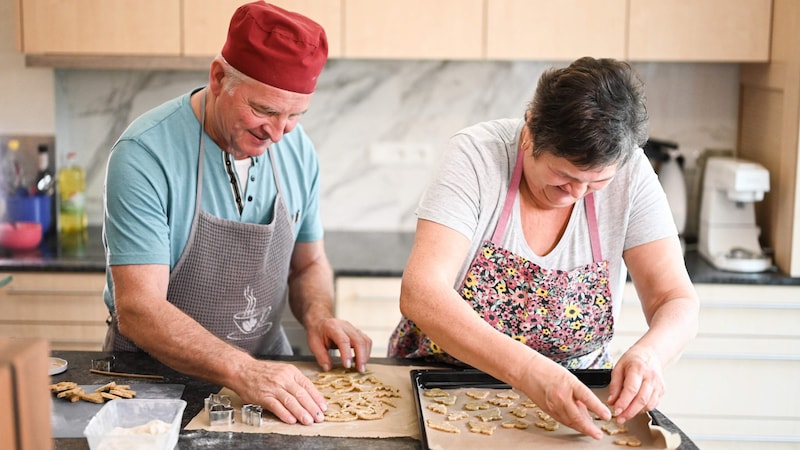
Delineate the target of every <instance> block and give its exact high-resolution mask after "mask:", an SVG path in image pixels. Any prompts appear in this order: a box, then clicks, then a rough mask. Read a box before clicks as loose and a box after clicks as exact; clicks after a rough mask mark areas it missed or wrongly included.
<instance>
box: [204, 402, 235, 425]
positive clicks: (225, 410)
mask: <svg viewBox="0 0 800 450" xmlns="http://www.w3.org/2000/svg"><path fill="white" fill-rule="evenodd" d="M205 409H206V411H207V412H208V423H209V425H211V426H215V425H232V424H233V422H234V420H233V406H231V398H230V397H228V396H227V395H219V394H211V395H209V396H208V398H206V400H205Z"/></svg>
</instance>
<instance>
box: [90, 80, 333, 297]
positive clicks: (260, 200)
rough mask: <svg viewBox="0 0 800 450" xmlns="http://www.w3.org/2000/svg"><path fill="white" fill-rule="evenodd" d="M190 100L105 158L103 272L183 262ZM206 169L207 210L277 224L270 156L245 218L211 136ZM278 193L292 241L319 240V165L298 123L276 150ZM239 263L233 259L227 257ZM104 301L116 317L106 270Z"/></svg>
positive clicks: (189, 198) (193, 174)
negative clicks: (291, 224)
mask: <svg viewBox="0 0 800 450" xmlns="http://www.w3.org/2000/svg"><path fill="white" fill-rule="evenodd" d="M189 98H190V94H189V93H187V94H184V95H182V96H180V97H177V98H175V99H173V100H170V101H168V102H166V103H164V104H162V105H160V106H158V107H156V108H154V109H152V110H150V111H148V112H146V113H145V114H143V115H142V116H140V117H139V118H137V119H136V120H135V121H134V122H133V123H131V125H130V126H129V127H128V129H127V130H125V132H124V133H123V134H122V136H121V137H120V138H119V140H118V141H117V143H116V144H114V147H113V148H112V151H111V154H110V156H109V159H108V166H107V170H106V180H105V205H104V206H105V217H104V221H103V243H104V245H105V249H106V266H107V269H108V267H109V266H114V265H127V264H169V267H170V271H171V270H172V269H173V268H174V267H175V264H176V263H177V262H178V260H179V258H180V256H181V254H182V253H183V249H184V247H185V246H186V243H187V241H188V238H189V232H190V231H191V227H192V218H193V216H194V208H195V199H196V187H197V164H198V155H199V152H200V146H199V137H200V123H199V121H198V120H197V118H196V117H195V115H194V113H193V111H192V108H191V106H190V104H189ZM203 139H205V144H204V145H205V154H204V162H203V191H202V208H203V210H205V211H206V212H208V213H210V214H212V215H214V216H217V217H221V218H224V219H229V220H237V221H241V222H246V223H259V224H266V223H269V222H271V221H272V212H273V207H274V203H275V199H276V196H277V185H276V180H275V177H274V176H273V171H272V164H271V163H270V159H269V153H264V154H263V155H261V156H260V157H258V158H254V161H253V165H252V166H251V167H250V170H249V174H248V180H247V187H246V191H245V193H244V198H243V200H244V209H243V211H242V214H241V215H240V214H239V210H238V208H237V206H236V203H235V201H234V199H233V194H232V191H231V184H230V180H229V178H228V174H227V171H226V169H225V166H224V162H223V161H224V160H223V153H222V149H220V148H219V147H218V146H217V145H216V144H215V143H214V141H213V140H211V138H209V137H208V135H206V134H203ZM272 147H273V150H272V154H273V155H274V157H275V159H276V161H275V162H276V166H277V170H278V174H277V175H278V177H279V178H280V183H281V190H282V192H283V195H284V201H285V202H286V206H287V208H288V210H289V213H290V215H291V217H292V219H293V220H294V223H295V227H294V233H295V240H296V241H300V242H313V241H317V240H319V239H321V238H322V235H323V229H322V223H321V220H320V214H319V182H320V181H319V161H318V159H317V154H316V151H315V149H314V145H313V144H312V143H311V140H310V139H309V138H308V136H307V135H306V133H305V132H304V130H303V128H302V126H300V125H299V124H298V125H297V127H295V129H294V130H292V131H291V132H290V133H287V134H285V135H284V136H283V138H282V139H281V140H280V142H277V143H274V144H272ZM230 257H231V258H236V255H230ZM106 279H107V281H106V290H105V294H104V297H105V302H106V305H107V306H108V308H109V311H113V305H114V300H113V285H112V280H111V274H110V270H106Z"/></svg>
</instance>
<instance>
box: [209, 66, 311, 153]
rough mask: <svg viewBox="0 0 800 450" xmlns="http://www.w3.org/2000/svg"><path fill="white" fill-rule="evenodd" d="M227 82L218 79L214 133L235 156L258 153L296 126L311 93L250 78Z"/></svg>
mask: <svg viewBox="0 0 800 450" xmlns="http://www.w3.org/2000/svg"><path fill="white" fill-rule="evenodd" d="M229 83H230V80H226V79H223V80H222V89H221V90H220V91H219V94H218V96H217V102H216V104H215V107H214V116H215V117H216V120H215V121H214V128H215V129H214V135H215V137H217V138H218V139H219V141H218V142H217V143H218V144H222V145H225V146H223V147H222V148H223V149H225V150H227V151H229V152H230V153H231V154H233V156H234V157H236V158H237V159H242V158H246V157H250V156H260V155H262V154H263V153H264V152H265V151H266V150H267V148H268V147H269V146H270V144H272V143H273V142H278V141H280V140H281V138H282V137H283V135H284V134H286V133H288V132H290V131H292V130H293V129H294V127H295V126H297V123H298V122H299V121H300V116H302V115H303V114H304V113H305V112H306V110H307V109H308V105H309V103H310V102H311V95H312V94H298V93H295V92H289V91H284V90H282V89H278V88H275V87H272V86H269V85H266V84H263V83H260V82H258V81H254V80H246V81H242V82H240V83H235V84H234V85H233V87H232V88H230V89H229V88H228V87H229ZM215 140H216V139H215ZM220 141H221V142H220ZM222 145H221V146H222Z"/></svg>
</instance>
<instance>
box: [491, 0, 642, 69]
mask: <svg viewBox="0 0 800 450" xmlns="http://www.w3.org/2000/svg"><path fill="white" fill-rule="evenodd" d="M627 7H628V0H604V1H602V2H598V1H595V0H562V1H557V2H554V1H551V0H489V1H487V4H486V57H487V58H488V59H534V60H536V59H541V60H573V59H577V58H580V57H581V56H587V55H590V56H594V57H608V58H618V59H624V58H625V47H626V45H625V44H626V41H625V39H626V28H627Z"/></svg>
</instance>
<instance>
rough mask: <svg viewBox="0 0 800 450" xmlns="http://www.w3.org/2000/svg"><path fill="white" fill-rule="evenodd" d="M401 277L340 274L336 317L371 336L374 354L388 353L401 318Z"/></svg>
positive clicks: (337, 283)
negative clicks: (341, 275) (346, 275)
mask: <svg viewBox="0 0 800 450" xmlns="http://www.w3.org/2000/svg"><path fill="white" fill-rule="evenodd" d="M400 281H401V278H399V277H397V278H395V277H338V278H337V279H336V309H335V311H336V317H338V318H340V319H344V320H347V321H349V322H350V323H352V324H353V325H355V326H356V327H358V328H359V329H361V331H363V332H365V333H367V335H369V337H371V338H372V353H371V355H370V356H373V357H385V356H386V354H387V352H388V350H389V338H390V337H391V335H392V332H393V331H394V329H395V327H396V326H397V324H398V323H399V322H400V317H401V314H400Z"/></svg>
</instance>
